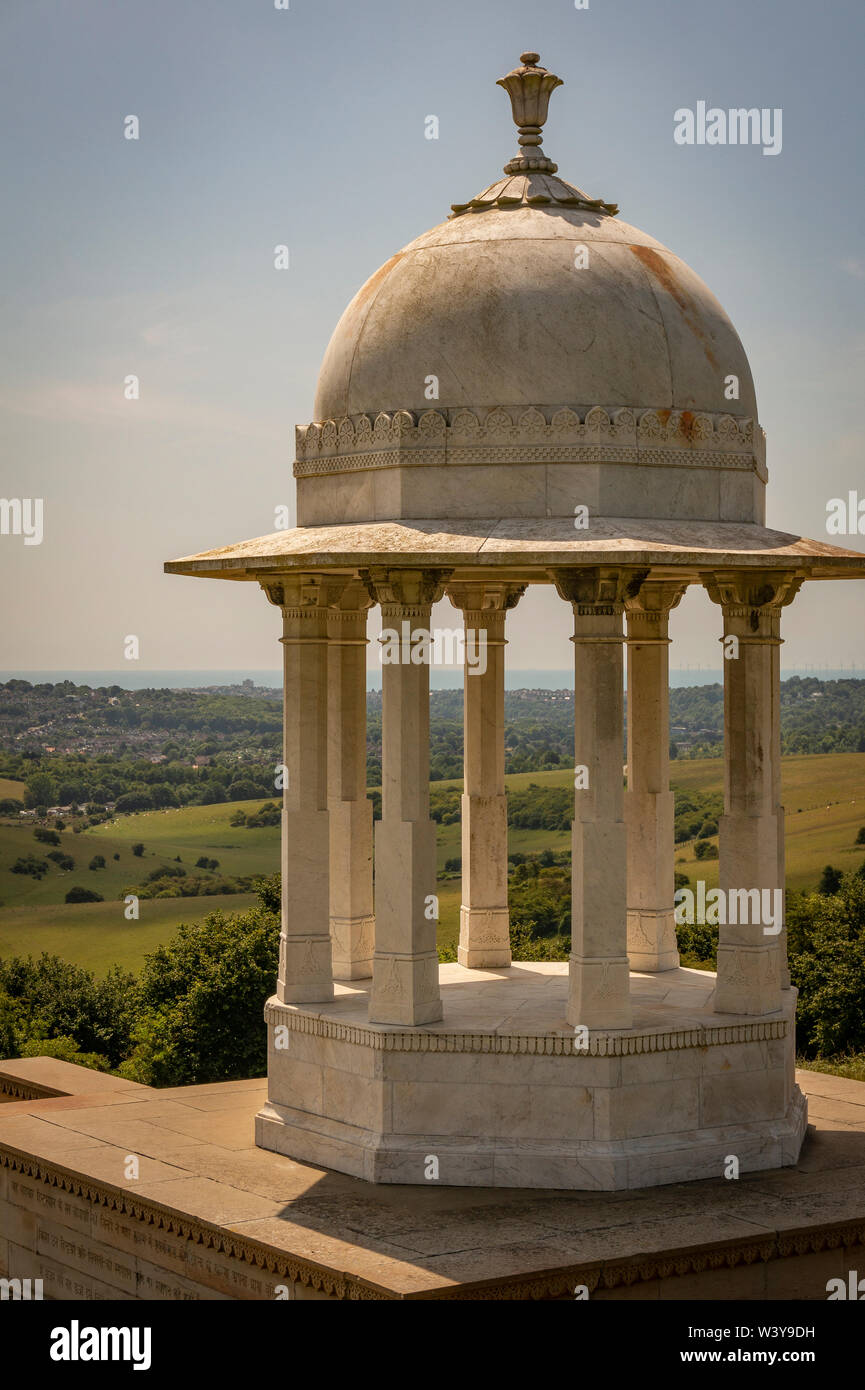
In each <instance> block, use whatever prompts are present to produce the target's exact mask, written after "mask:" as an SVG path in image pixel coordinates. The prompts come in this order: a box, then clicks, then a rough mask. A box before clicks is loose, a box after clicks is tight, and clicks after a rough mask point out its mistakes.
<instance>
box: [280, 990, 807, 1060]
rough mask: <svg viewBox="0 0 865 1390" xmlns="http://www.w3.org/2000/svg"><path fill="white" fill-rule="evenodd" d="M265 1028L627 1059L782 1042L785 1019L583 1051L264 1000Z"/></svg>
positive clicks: (616, 1040)
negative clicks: (373, 1021) (394, 1024)
mask: <svg viewBox="0 0 865 1390" xmlns="http://www.w3.org/2000/svg"><path fill="white" fill-rule="evenodd" d="M264 1017H265V1021H266V1022H267V1023H268V1024H274V1023H281V1024H285V1025H286V1026H287V1027H288V1029H289V1031H291V1032H295V1033H309V1034H312V1035H313V1036H314V1037H319V1038H334V1039H336V1040H338V1041H340V1042H347V1043H353V1044H355V1045H356V1046H359V1047H370V1048H373V1049H374V1050H375V1051H378V1052H469V1053H471V1052H484V1053H498V1054H501V1053H512V1054H514V1055H518V1056H533V1057H573V1058H574V1060H575V1062H576V1063H579V1062H580V1060H581V1059H582V1058H584V1057H632V1056H639V1055H641V1054H645V1053H651V1052H679V1051H682V1050H683V1049H686V1048H689V1047H701V1048H702V1047H729V1046H730V1044H731V1043H744V1042H767V1041H769V1040H772V1039H775V1038H784V1037H786V1036H787V1033H788V1031H789V1019H786V1018H778V1019H755V1020H754V1021H753V1022H748V1023H732V1024H722V1025H719V1026H716V1027H711V1026H710V1027H706V1028H673V1029H667V1030H666V1031H656V1032H645V1033H624V1034H623V1033H604V1032H592V1033H590V1035H589V1045H588V1048H586V1049H583V1050H582V1051H580V1052H576V1051H575V1049H574V1038H573V1035H572V1034H571V1033H537V1034H535V1033H492V1032H483V1031H481V1030H476V1031H465V1032H453V1033H448V1032H444V1031H433V1030H431V1029H406V1031H405V1032H401V1031H399V1030H398V1029H396V1028H391V1027H387V1028H385V1027H380V1028H376V1027H375V1025H366V1024H355V1023H341V1022H340V1021H339V1020H338V1019H335V1018H325V1017H323V1016H322V1015H321V1014H314V1013H306V1012H304V1010H303V1007H302V1006H301V1005H298V1004H282V1003H280V1002H279V1000H277V999H275V998H271V999H268V1001H267V1003H266V1005H265V1010H264Z"/></svg>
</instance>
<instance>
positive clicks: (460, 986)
mask: <svg viewBox="0 0 865 1390" xmlns="http://www.w3.org/2000/svg"><path fill="white" fill-rule="evenodd" d="M499 85H501V86H503V87H504V88H505V89H506V91H507V93H508V95H509V97H510V100H511V103H512V108H513V115H514V119H515V121H516V124H517V126H518V130H519V137H518V148H517V153H516V155H515V156H514V158H512V159H511V160H510V161H509V162H508V164H507V165H506V166H505V169H504V174H503V176H502V177H501V178H499V179H498V180H497V181H496V182H495V183H492V184H491V185H490V186H489V187H488V188H486V189H485V190H484V191H483V192H481V193H479V194H478V196H477V197H475V198H471V199H470V200H469V201H467V202H463V203H457V204H454V205H453V210H452V213H451V215H450V216H449V217H448V218H447V219H446V220H445V221H443V222H441V223H440V224H439V225H438V226H436V227H434V228H433V229H432V230H431V231H429V232H426V233H425V234H424V235H423V236H420V237H418V238H417V240H415V241H413V242H411V243H410V244H409V245H408V246H406V247H405V248H404V249H403V250H402V251H398V252H397V253H396V255H394V256H392V257H391V259H390V260H389V261H387V262H386V263H385V264H384V265H383V266H382V267H381V269H380V270H378V271H376V273H375V274H374V275H373V276H372V277H371V279H369V280H368V281H367V283H366V284H365V285H364V286H363V287H362V288H361V289H360V290H359V291H358V293H357V295H356V296H355V298H354V299H353V300H352V302H351V303H350V304H349V306H348V308H347V309H346V310H345V313H344V314H343V316H342V318H341V319H340V321H339V323H338V324H337V327H336V330H335V332H334V334H333V337H332V339H331V341H330V345H329V347H328V349H327V352H326V354H325V358H324V362H323V364H322V367H321V372H320V375H319V379H318V390H317V394H316V400H315V407H314V413H315V418H314V420H313V422H312V423H311V424H308V425H305V426H303V427H301V428H299V429H298V430H297V461H296V463H295V466H294V473H295V477H296V480H297V507H298V526H297V528H296V529H294V530H291V531H280V532H277V533H276V534H274V535H270V536H264V537H261V538H259V539H257V540H251V541H244V542H241V543H240V544H237V545H231V546H227V547H224V548H221V549H218V550H211V551H206V552H204V553H202V554H199V555H194V556H190V557H188V558H186V559H183V560H176V561H173V562H171V563H169V564H167V565H166V569H167V571H168V572H170V573H172V574H188V575H197V576H204V577H210V578H217V579H232V580H239V579H240V580H250V581H253V582H255V583H258V584H260V585H261V587H262V588H263V590H264V592H265V594H266V595H267V597H268V599H269V600H270V602H271V603H272V604H275V605H276V607H277V608H278V609H279V610H280V612H281V614H282V623H283V636H282V639H281V640H282V644H283V650H284V672H285V686H284V731H285V732H284V763H285V782H286V785H285V790H284V814H283V825H282V857H281V864H282V893H283V901H282V932H281V938H280V953H279V976H278V980H277V983H276V992H275V995H274V997H273V998H272V999H270V1000H269V1001H268V1003H267V1006H266V1010H265V1018H266V1022H267V1028H268V1037H269V1044H268V1055H269V1061H268V1100H267V1103H266V1105H265V1106H264V1108H263V1110H262V1111H261V1113H260V1114H259V1116H258V1117H257V1121H256V1140H257V1142H258V1144H259V1145H261V1146H263V1147H265V1148H268V1149H274V1150H277V1151H279V1152H281V1153H284V1154H287V1155H290V1156H292V1157H293V1158H296V1159H300V1160H306V1161H309V1162H313V1163H316V1164H321V1165H324V1166H326V1167H330V1168H335V1169H339V1170H342V1171H344V1172H347V1173H352V1174H355V1175H358V1176H361V1177H365V1178H368V1179H370V1180H372V1181H375V1182H391V1183H419V1184H420V1183H424V1182H425V1181H439V1182H441V1183H444V1184H456V1185H478V1186H508V1187H511V1186H523V1187H558V1188H605V1189H617V1188H630V1187H646V1186H651V1185H654V1184H658V1183H664V1182H674V1181H680V1180H683V1179H689V1178H702V1177H709V1176H717V1175H720V1174H721V1173H722V1172H724V1171H725V1165H726V1164H728V1162H729V1160H730V1157H731V1156H733V1157H735V1158H736V1159H737V1160H738V1163H739V1165H740V1166H741V1169H742V1171H747V1170H749V1169H760V1168H772V1167H779V1166H782V1165H784V1164H791V1163H794V1162H795V1161H796V1159H797V1157H798V1154H799V1149H800V1145H801V1143H802V1139H803V1136H804V1133H805V1128H806V1119H807V1116H806V1105H805V1101H804V1098H803V1096H802V1094H801V1092H800V1091H799V1088H798V1087H797V1085H796V1083H795V1076H794V1058H795V1045H794V1018H795V990H793V989H791V988H790V979H789V974H788V971H787V966H786V941H785V935H786V934H785V931H784V926H783V913H782V912H781V911H778V912H775V913H774V914H772V913H771V912H770V913H769V915H768V916H767V915H766V911H765V908H766V904H767V903H768V904H773V903H777V902H778V901H780V902H783V888H784V809H783V806H782V805H781V785H780V771H781V763H780V728H779V708H780V661H779V649H780V644H781V640H782V639H781V636H780V628H781V615H782V610H783V609H784V608H785V606H786V605H787V604H789V603H790V602H791V601H792V600H793V599H794V597H795V595H796V594H797V592H798V590H799V588H800V586H801V585H802V583H803V582H804V581H805V580H811V579H844V578H854V577H860V578H861V577H862V576H863V575H865V558H863V556H862V555H860V554H857V553H856V552H851V551H847V550H842V549H838V548H836V547H833V546H830V545H828V544H826V543H823V542H820V541H811V540H806V539H802V538H800V537H798V536H794V535H787V534H783V533H781V532H778V531H773V530H770V529H767V527H766V525H765V512H764V495H765V489H766V481H767V474H766V463H765V440H764V435H763V432H762V430H761V428H760V425H759V423H758V419H757V405H756V399H755V395H754V386H753V382H752V379H751V372H750V369H749V366H748V360H747V358H746V356H745V352H744V350H743V348H742V344H741V342H740V341H739V338H738V336H737V334H736V330H735V329H734V327H733V325H732V323H731V322H730V320H729V318H728V317H727V315H726V314H725V312H724V310H723V308H722V307H721V305H720V304H719V303H718V301H717V300H716V299H715V297H714V295H713V294H712V293H711V292H710V290H709V289H708V288H707V287H706V285H704V284H703V282H702V280H700V278H699V277H698V276H697V275H695V274H694V272H693V271H692V270H690V269H689V267H688V266H687V265H685V264H684V263H683V262H682V261H681V260H680V259H679V257H678V256H676V255H675V254H674V253H673V252H672V251H669V250H667V248H666V247H665V246H663V245H661V244H660V243H659V242H658V241H656V240H655V239H654V238H653V237H651V236H649V235H647V234H646V233H645V232H642V231H639V230H638V229H637V228H636V227H632V226H630V225H628V223H626V222H623V221H622V220H621V219H620V218H619V217H618V216H617V211H618V210H617V208H616V206H615V205H614V204H612V203H608V202H604V201H602V200H601V199H598V198H592V197H589V196H588V195H587V194H585V193H583V192H582V191H581V190H580V189H579V188H576V187H575V186H574V185H572V184H570V183H567V182H565V180H564V179H562V178H561V177H559V175H558V170H557V166H556V165H555V164H554V163H553V162H552V160H550V159H549V158H547V156H546V155H545V154H544V152H543V150H542V147H541V138H542V127H543V125H544V122H545V120H546V116H547V105H548V101H549V97H550V93H551V92H552V91H553V89H554V88H555V87H557V86H558V85H560V79H559V78H558V77H556V76H554V75H553V74H552V73H551V72H548V71H547V70H546V69H545V68H543V67H541V66H539V60H538V55H537V54H535V53H524V54H523V55H522V57H521V61H520V66H519V67H517V68H515V69H514V71H512V72H510V73H508V75H507V76H506V77H505V78H503V79H502V80H501V82H500V84H499ZM529 584H546V585H553V586H554V587H555V589H556V591H557V592H558V594H559V595H560V596H561V599H562V602H563V603H567V604H568V605H570V608H571V610H572V613H573V638H572V641H573V644H574V656H575V668H574V669H575V683H574V706H575V740H576V741H575V776H574V818H573V830H572V884H573V896H572V950H571V956H570V960H569V961H568V963H567V965H565V964H559V963H555V962H524V963H520V962H517V963H514V964H512V963H511V954H510V946H509V932H508V860H507V855H508V849H507V810H506V794H505V781H504V767H505V754H504V648H505V645H506V636H505V634H506V625H507V614H508V612H509V611H510V610H511V609H513V608H514V606H515V605H516V604H517V603H518V602H519V600H520V598H521V596H522V595H523V594H524V592H525V590H526V587H527V586H528V585H529ZM691 584H698V585H702V586H703V587H704V588H705V589H706V590H707V591H708V593H709V595H710V597H711V599H712V600H713V601H714V603H716V604H717V606H718V610H719V612H718V635H719V638H720V639H721V640H722V642H723V652H724V657H725V658H726V659H725V660H724V663H723V665H724V744H725V763H726V772H725V810H724V815H723V817H722V819H721V823H720V837H719V840H720V844H719V850H720V865H719V870H720V894H719V895H718V896H719V897H720V898H722V899H723V903H722V906H721V907H720V908H718V909H717V911H718V914H719V917H718V920H719V922H720V925H719V933H720V945H719V949H718V962H717V975H713V974H710V973H707V972H701V971H695V970H684V969H681V968H680V967H679V962H678V955H677V950H676V933H675V920H674V910H675V908H674V867H673V864H674V840H673V820H674V807H673V794H672V792H671V790H670V785H669V768H668V755H669V733H668V644H669V638H668V619H669V614H670V611H671V610H672V609H673V608H674V607H675V606H676V605H677V604H678V603H679V601H680V599H681V597H682V595H683V593H684V592H685V590H686V588H687V587H688V585H691ZM445 595H446V596H447V597H448V599H449V600H450V602H451V603H452V604H453V605H454V607H455V609H456V610H458V612H459V613H461V615H462V621H463V624H464V627H465V632H466V636H467V639H468V638H469V636H471V638H472V640H473V641H474V642H475V643H476V644H477V643H480V644H481V645H482V646H483V648H484V650H485V661H484V662H483V663H480V664H478V665H477V666H476V668H475V669H471V668H469V666H467V667H466V674H465V681H464V685H465V704H464V749H465V785H464V795H463V798H462V846H463V848H462V907H461V912H460V941H459V952H458V962H459V963H458V964H446V965H440V964H439V961H438V955H437V950H436V925H437V923H436V915H437V898H436V831H435V825H434V823H433V822H432V820H431V819H430V814H429V646H428V644H427V645H425V639H428V638H429V634H430V631H431V628H430V624H431V609H432V605H433V604H434V603H436V602H437V601H438V600H439V599H441V598H442V597H443V596H445ZM374 605H378V606H379V607H380V609H381V617H382V624H383V629H384V630H385V632H386V633H388V634H390V636H389V637H388V640H389V642H390V643H391V656H390V658H389V659H388V660H387V661H385V662H384V663H383V665H382V701H383V712H382V816H381V820H380V822H379V823H378V824H377V825H376V827H375V836H373V815H372V803H371V801H370V800H369V799H368V798H367V787H366V656H365V652H366V644H367V635H366V634H367V618H368V614H369V610H370V608H371V607H372V606H374ZM626 649H627V691H628V699H627V787H626V788H624V787H623V777H622V746H623V744H622V739H623V726H624V701H623V686H624V674H625V672H624V666H625V650H626ZM482 667H483V669H482ZM373 839H374V853H373ZM373 864H374V872H373ZM777 890H782V891H781V896H780V899H779V898H778V897H777ZM761 907H762V915H761V913H760V912H758V909H760V908H761Z"/></svg>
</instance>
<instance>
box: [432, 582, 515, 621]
mask: <svg viewBox="0 0 865 1390" xmlns="http://www.w3.org/2000/svg"><path fill="white" fill-rule="evenodd" d="M528 587H529V586H528V584H508V583H500V582H496V581H495V580H479V581H477V582H476V583H471V582H468V583H461V584H449V585H448V586H447V596H448V598H449V599H450V601H451V603H452V604H453V606H454V608H458V609H460V610H461V611H462V612H463V613H464V614H465V615H466V618H470V619H471V620H472V621H474V622H475V623H477V624H478V625H480V624H481V623H483V622H484V621H489V620H491V619H495V618H499V617H501V618H504V616H505V614H506V613H509V612H510V610H511V609H512V608H516V606H517V604H518V603H519V601H520V599H521V598H522V596H523V594H524V593H525V592H526V589H527V588H528Z"/></svg>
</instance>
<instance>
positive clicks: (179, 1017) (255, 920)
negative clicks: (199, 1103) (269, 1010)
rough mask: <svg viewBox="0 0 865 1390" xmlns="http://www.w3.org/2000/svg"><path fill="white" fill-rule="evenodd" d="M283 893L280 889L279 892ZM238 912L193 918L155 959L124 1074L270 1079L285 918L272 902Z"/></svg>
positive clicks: (161, 1078) (176, 1080) (165, 1082)
mask: <svg viewBox="0 0 865 1390" xmlns="http://www.w3.org/2000/svg"><path fill="white" fill-rule="evenodd" d="M277 892H278V890H277ZM260 898H261V906H259V907H257V908H253V909H252V910H250V911H248V912H244V913H239V914H237V915H234V916H225V915H224V914H223V913H222V912H213V913H211V914H209V916H208V917H206V918H205V920H204V921H203V922H196V923H186V924H184V925H182V926H180V927H179V929H178V931H177V934H176V936H175V937H174V938H173V940H172V941H171V942H170V943H169V945H167V946H160V947H158V948H157V950H156V951H154V952H153V954H152V955H149V956H147V958H146V960H145V964H144V969H143V971H142V974H141V982H140V983H141V1002H142V1013H141V1015H140V1017H139V1020H138V1023H137V1025H136V1029H135V1044H136V1045H135V1050H134V1052H133V1054H132V1056H131V1057H130V1058H129V1060H128V1061H127V1062H125V1063H124V1065H123V1067H122V1068H121V1072H122V1075H124V1076H127V1077H130V1078H131V1079H132V1080H135V1081H142V1082H144V1083H145V1084H147V1085H152V1086H181V1085H188V1084H192V1083H194V1082H208V1081H230V1080H235V1079H240V1078H243V1077H247V1076H263V1075H264V1074H265V1071H266V1067H267V1047H266V1030H265V1028H264V1025H263V1022H262V1013H263V1010H264V1003H265V1000H266V999H267V998H268V996H269V995H270V994H272V993H273V989H274V983H275V980H276V972H277V966H278V960H279V918H278V916H277V915H276V913H274V912H273V911H272V910H271V908H270V907H268V905H267V904H268V903H272V902H273V889H272V887H270V886H268V885H265V887H264V891H263V892H261V893H260Z"/></svg>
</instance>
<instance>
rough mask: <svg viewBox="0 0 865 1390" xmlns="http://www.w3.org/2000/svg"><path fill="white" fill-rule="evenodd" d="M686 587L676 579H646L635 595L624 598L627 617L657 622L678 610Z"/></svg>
mask: <svg viewBox="0 0 865 1390" xmlns="http://www.w3.org/2000/svg"><path fill="white" fill-rule="evenodd" d="M687 587H688V585H687V582H685V581H680V580H678V579H647V580H646V581H645V583H643V584H642V585H641V587H640V588H639V590H638V591H637V593H635V594H629V595H628V596H627V597H626V598H625V610H626V612H627V614H628V617H629V618H630V617H631V616H634V617H643V618H646V619H652V620H654V621H657V620H659V619H661V618H665V617H666V616H667V615H668V614H669V613H670V612H672V610H673V609H674V608H678V606H679V604H680V603H681V601H682V597H683V595H684V593H685V590H686V589H687Z"/></svg>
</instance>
